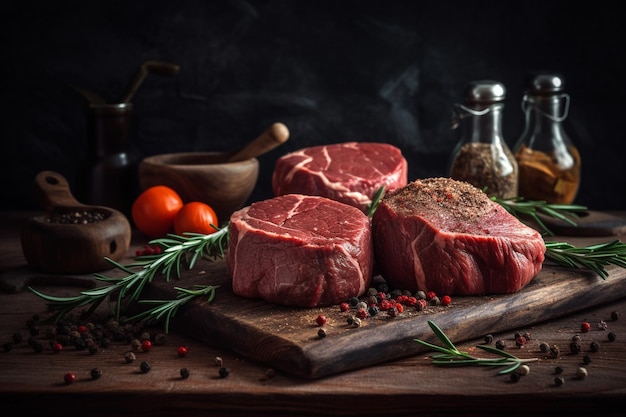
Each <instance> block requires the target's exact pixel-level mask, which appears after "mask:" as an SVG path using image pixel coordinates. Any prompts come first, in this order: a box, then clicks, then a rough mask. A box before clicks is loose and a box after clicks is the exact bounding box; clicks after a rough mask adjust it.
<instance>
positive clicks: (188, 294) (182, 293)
mask: <svg viewBox="0 0 626 417" xmlns="http://www.w3.org/2000/svg"><path fill="white" fill-rule="evenodd" d="M218 287H219V286H213V285H196V286H195V288H196V289H195V290H190V289H186V288H181V287H174V289H175V290H176V291H178V296H177V297H176V298H175V299H174V300H139V301H138V303H139V304H156V306H155V307H153V308H151V309H149V310H146V311H143V312H141V313H139V314H137V315H135V316H132V317H130V318H128V320H129V321H133V320H141V319H146V318H147V321H148V322H150V323H154V322H158V321H160V320H162V319H163V318H164V319H165V333H169V327H170V320H171V318H172V317H174V316H175V315H176V313H177V312H178V309H179V307H180V306H182V305H185V304H187V303H188V302H189V301H191V300H193V299H195V298H198V297H202V296H205V295H208V298H207V300H208V302H211V301H213V299H214V298H215V290H216V289H217V288H218Z"/></svg>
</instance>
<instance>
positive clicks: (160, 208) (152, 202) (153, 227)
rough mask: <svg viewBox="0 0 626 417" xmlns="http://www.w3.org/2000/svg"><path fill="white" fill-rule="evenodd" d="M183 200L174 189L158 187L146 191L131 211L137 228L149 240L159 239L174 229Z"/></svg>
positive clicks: (136, 200) (138, 198)
mask: <svg viewBox="0 0 626 417" xmlns="http://www.w3.org/2000/svg"><path fill="white" fill-rule="evenodd" d="M182 207H183V200H182V199H181V198H180V196H179V195H178V193H177V192H176V191H174V190H173V189H172V188H170V187H167V186H164V185H157V186H154V187H150V188H147V189H146V190H144V191H143V192H142V193H141V194H139V196H138V197H137V199H135V202H134V203H133V206H132V209H131V215H132V217H133V222H134V223H135V227H137V229H139V231H140V232H141V233H143V234H144V235H146V236H148V237H149V238H159V237H163V236H165V235H166V234H167V233H169V232H171V231H172V230H173V228H174V217H175V216H176V213H178V211H179V210H180V209H181V208H182Z"/></svg>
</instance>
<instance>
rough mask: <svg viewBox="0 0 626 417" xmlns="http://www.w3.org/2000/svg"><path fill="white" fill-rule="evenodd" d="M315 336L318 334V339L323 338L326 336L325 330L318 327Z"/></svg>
mask: <svg viewBox="0 0 626 417" xmlns="http://www.w3.org/2000/svg"><path fill="white" fill-rule="evenodd" d="M317 336H318V337H319V338H320V339H323V338H325V337H326V330H324V329H323V328H322V329H319V330H318V331H317Z"/></svg>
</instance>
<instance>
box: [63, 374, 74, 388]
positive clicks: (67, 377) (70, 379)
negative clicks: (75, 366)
mask: <svg viewBox="0 0 626 417" xmlns="http://www.w3.org/2000/svg"><path fill="white" fill-rule="evenodd" d="M63 380H64V381H65V384H66V385H70V384H71V383H73V382H74V381H76V374H74V373H72V372H68V373H66V374H65V375H64V376H63Z"/></svg>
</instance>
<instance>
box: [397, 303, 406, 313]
mask: <svg viewBox="0 0 626 417" xmlns="http://www.w3.org/2000/svg"><path fill="white" fill-rule="evenodd" d="M395 307H396V310H398V313H402V312H403V311H404V306H403V305H402V304H401V303H396V305H395Z"/></svg>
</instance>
